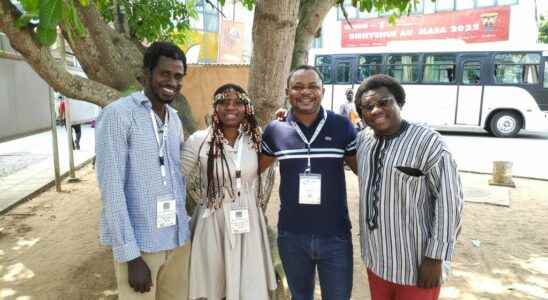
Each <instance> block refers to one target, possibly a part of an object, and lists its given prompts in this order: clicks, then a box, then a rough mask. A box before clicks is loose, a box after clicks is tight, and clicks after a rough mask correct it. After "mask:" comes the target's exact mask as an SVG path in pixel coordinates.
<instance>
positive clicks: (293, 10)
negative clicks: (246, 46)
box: [248, 0, 299, 125]
mask: <svg viewBox="0 0 548 300" xmlns="http://www.w3.org/2000/svg"><path fill="white" fill-rule="evenodd" d="M298 11H299V1H295V0H257V2H256V6H255V13H254V19H253V54H252V56H251V70H250V74H249V84H248V89H249V95H250V97H251V99H253V100H254V102H255V109H256V114H257V119H258V121H259V123H260V124H261V125H262V124H265V123H266V122H267V121H269V120H271V119H272V117H273V114H274V112H275V111H276V109H278V108H280V107H281V106H282V104H283V102H284V101H283V100H284V99H285V92H284V90H285V87H286V76H287V74H288V72H289V67H290V64H291V57H292V53H293V44H294V42H295V30H296V28H297V21H298V20H297V18H298Z"/></svg>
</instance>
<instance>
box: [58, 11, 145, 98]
mask: <svg viewBox="0 0 548 300" xmlns="http://www.w3.org/2000/svg"><path fill="white" fill-rule="evenodd" d="M76 10H77V11H78V15H79V17H80V19H81V21H82V23H83V24H84V25H85V26H84V27H85V28H86V31H87V32H86V35H84V36H79V35H77V34H76V33H71V34H70V35H65V37H67V38H68V37H72V39H68V42H69V44H70V47H71V48H72V50H73V51H74V54H75V56H76V57H77V58H78V61H79V62H80V64H81V65H82V68H83V69H84V71H85V72H86V74H87V76H88V77H89V78H91V79H93V80H96V81H98V82H101V83H103V84H105V85H108V86H110V87H113V88H115V89H117V90H120V91H122V90H126V89H127V88H128V87H130V86H134V85H136V84H137V81H136V78H137V76H138V75H139V74H140V72H141V64H142V57H143V56H142V53H141V52H140V51H139V49H137V47H136V46H135V44H133V43H132V41H130V40H129V39H127V38H126V37H125V36H124V35H123V34H120V33H118V32H116V31H115V30H114V29H113V28H111V27H110V26H109V25H108V24H106V23H105V21H104V20H103V18H102V17H101V16H100V14H99V12H98V11H97V9H96V7H95V5H94V4H93V3H92V2H90V3H89V5H87V6H85V7H84V6H82V5H81V4H79V3H78V2H77V4H76ZM63 29H64V31H66V30H70V28H67V27H65V26H63Z"/></svg>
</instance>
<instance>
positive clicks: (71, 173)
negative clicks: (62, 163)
mask: <svg viewBox="0 0 548 300" xmlns="http://www.w3.org/2000/svg"><path fill="white" fill-rule="evenodd" d="M59 50H60V52H61V66H62V67H63V68H66V50H65V39H64V38H63V34H61V31H59ZM64 101H65V124H66V126H65V127H66V129H67V145H68V155H69V179H68V182H78V181H80V180H79V179H78V178H76V172H75V170H74V169H75V168H74V142H73V140H72V118H71V114H70V100H69V99H67V98H65V97H64Z"/></svg>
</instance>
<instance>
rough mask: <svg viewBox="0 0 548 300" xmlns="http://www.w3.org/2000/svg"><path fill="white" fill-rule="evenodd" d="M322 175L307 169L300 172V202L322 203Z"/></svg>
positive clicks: (305, 203) (308, 203) (309, 203)
mask: <svg viewBox="0 0 548 300" xmlns="http://www.w3.org/2000/svg"><path fill="white" fill-rule="evenodd" d="M321 192H322V175H321V174H314V173H310V171H308V172H307V171H305V172H304V173H301V174H299V204H304V205H320V204H321V198H322V197H321V196H322V195H321Z"/></svg>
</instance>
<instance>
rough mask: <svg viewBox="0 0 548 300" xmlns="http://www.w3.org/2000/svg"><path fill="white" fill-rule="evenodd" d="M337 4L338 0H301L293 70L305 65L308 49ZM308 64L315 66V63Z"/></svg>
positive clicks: (292, 64)
mask: <svg viewBox="0 0 548 300" xmlns="http://www.w3.org/2000/svg"><path fill="white" fill-rule="evenodd" d="M336 4H337V0H301V5H300V9H299V26H297V34H296V35H295V47H294V49H293V59H292V61H291V68H292V69H293V68H296V67H298V66H300V65H302V64H304V63H305V59H306V57H307V56H308V49H309V48H310V45H311V43H312V40H313V39H314V37H315V35H316V33H317V32H318V30H319V29H320V27H321V26H322V21H323V19H324V18H325V16H326V15H327V13H329V11H330V10H331V8H333V7H334V6H335V5H336ZM308 64H313V62H309V63H308Z"/></svg>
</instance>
